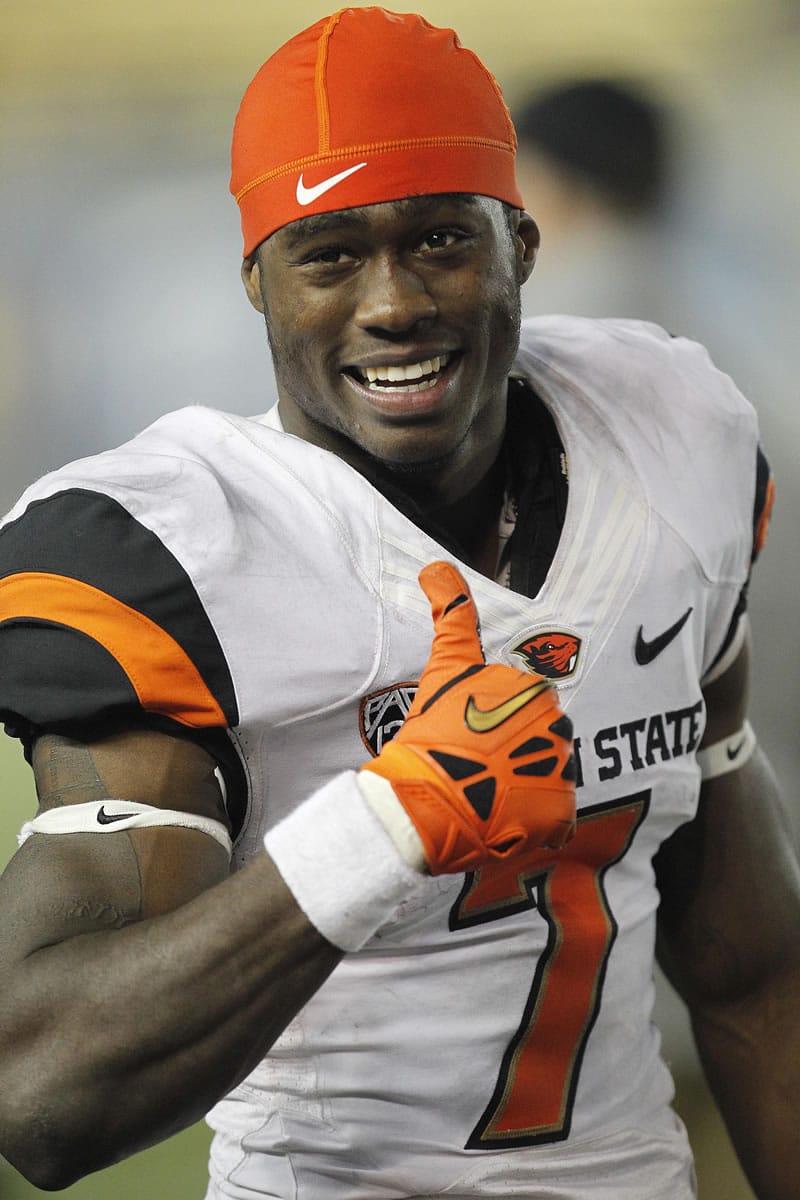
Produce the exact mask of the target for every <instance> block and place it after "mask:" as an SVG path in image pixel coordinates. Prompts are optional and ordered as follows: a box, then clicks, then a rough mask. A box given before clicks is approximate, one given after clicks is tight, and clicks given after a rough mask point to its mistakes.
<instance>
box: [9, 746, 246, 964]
mask: <svg viewBox="0 0 800 1200" xmlns="http://www.w3.org/2000/svg"><path fill="white" fill-rule="evenodd" d="M33 765H34V771H35V776H36V786H37V791H38V794H39V813H40V814H42V813H53V812H54V811H56V810H59V809H60V810H62V811H65V815H66V813H67V812H69V814H70V815H72V814H75V815H77V814H78V813H79V812H88V813H89V815H93V816H94V819H95V821H96V814H97V813H98V812H101V811H102V805H103V802H104V801H105V800H109V799H113V800H123V801H130V802H133V803H135V804H138V805H150V806H152V807H153V809H170V810H175V811H178V812H186V813H192V814H197V815H198V816H200V817H201V818H204V819H206V820H208V819H210V820H213V821H216V822H218V823H219V825H220V827H222V826H223V824H224V822H225V814H224V810H223V806H222V799H221V793H220V789H219V787H218V785H217V781H216V778H215V775H214V769H215V764H214V761H213V759H211V758H210V756H209V755H207V754H206V752H205V751H204V750H202V749H201V748H200V747H198V746H196V745H194V744H193V743H191V742H188V741H183V740H179V739H176V738H172V737H169V736H167V735H163V734H158V733H141V732H137V733H131V734H118V735H115V736H114V737H111V738H105V739H102V740H101V741H98V742H93V743H84V742H77V741H74V740H73V739H68V738H63V737H56V736H50V735H48V736H43V737H41V738H40V739H39V740H38V741H37V743H36V746H35V749H34V756H33ZM77 805H83V806H87V807H86V808H85V809H83V810H79V809H77V808H75V806H77ZM109 807H111V806H109ZM82 824H83V825H84V826H85V825H87V824H88V821H87V818H85V817H84V818H83V820H82ZM35 828H36V827H35V826H34V829H35ZM227 874H228V853H227V851H226V849H225V848H224V847H223V846H222V845H221V844H220V843H219V841H217V840H215V839H214V838H213V837H210V836H209V835H208V834H207V833H206V832H203V831H202V830H200V829H197V828H192V827H183V826H175V825H165V826H161V825H159V826H152V827H144V828H133V829H115V828H114V824H113V822H112V823H111V824H100V823H97V824H96V827H95V830H94V831H88V830H87V829H86V828H81V829H80V830H76V831H74V832H59V833H43V832H33V833H32V834H31V835H30V836H29V837H28V838H27V840H26V841H25V842H24V844H23V845H22V846H21V848H20V850H19V851H18V852H17V854H16V855H15V856H14V858H13V859H12V860H11V863H10V864H9V866H8V867H7V869H6V871H5V873H4V875H3V876H2V879H0V906H2V910H3V912H4V918H5V920H4V928H5V932H4V933H3V934H0V947H2V950H1V951H0V954H1V956H2V960H3V961H4V962H5V963H6V964H9V963H13V962H15V961H20V960H21V959H23V958H24V957H26V956H27V955H28V954H31V953H33V952H35V951H36V950H38V949H40V948H41V947H43V946H46V945H52V944H54V943H56V942H60V941H64V940H65V939H67V938H70V937H75V936H78V935H80V934H86V933H93V932H97V931H100V930H108V929H113V928H120V927H121V926H123V925H127V924H130V923H131V922H134V921H139V920H142V919H144V918H148V917H153V916H157V915H159V914H160V913H164V912H169V911H170V910H172V909H174V908H177V907H179V906H180V905H181V904H184V903H186V902H187V901H188V900H190V899H191V898H192V897H193V896H195V895H197V894H198V893H199V892H201V891H204V890H205V889H206V888H208V887H211V886H213V885H214V884H215V883H217V882H219V881H220V880H222V879H224V878H225V876H226V875H227Z"/></svg>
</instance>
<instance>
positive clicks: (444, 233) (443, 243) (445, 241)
mask: <svg viewBox="0 0 800 1200" xmlns="http://www.w3.org/2000/svg"><path fill="white" fill-rule="evenodd" d="M458 240H459V235H458V234H457V233H456V232H455V231H454V230H452V229H434V230H433V232H432V233H429V234H427V235H426V237H424V238H423V240H422V242H421V243H420V248H421V249H423V250H447V249H448V247H450V246H453V245H455V243H456V242H457V241H458Z"/></svg>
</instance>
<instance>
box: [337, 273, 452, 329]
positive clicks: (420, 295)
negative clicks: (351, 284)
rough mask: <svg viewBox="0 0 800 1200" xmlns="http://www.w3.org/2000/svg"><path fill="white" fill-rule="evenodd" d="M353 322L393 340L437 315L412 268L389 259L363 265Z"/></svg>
mask: <svg viewBox="0 0 800 1200" xmlns="http://www.w3.org/2000/svg"><path fill="white" fill-rule="evenodd" d="M359 282H360V291H359V296H358V303H357V305H356V311H355V320H356V323H357V324H358V325H359V326H360V327H361V328H362V329H374V330H380V331H382V332H384V333H390V334H394V335H395V336H396V335H398V334H402V333H407V332H408V331H409V330H410V329H412V328H413V327H414V326H415V325H417V324H418V323H419V322H421V321H430V320H431V319H432V318H433V317H435V316H436V314H437V311H438V310H437V306H436V303H435V301H434V299H433V297H432V296H431V294H430V292H429V291H428V289H427V287H426V285H425V281H424V280H423V279H422V277H421V275H420V274H419V273H418V272H417V271H415V270H414V268H413V266H410V265H408V264H405V263H402V262H400V261H398V260H397V259H395V258H390V257H389V256H385V257H383V256H382V257H381V258H379V259H375V260H373V261H371V262H368V263H366V264H365V265H364V269H362V272H361V279H360V281H359Z"/></svg>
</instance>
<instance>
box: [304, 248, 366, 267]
mask: <svg viewBox="0 0 800 1200" xmlns="http://www.w3.org/2000/svg"><path fill="white" fill-rule="evenodd" d="M354 258H355V255H354V254H353V253H352V251H349V250H345V249H344V248H343V247H342V246H325V247H324V248H323V249H321V250H314V251H313V252H312V253H311V254H309V255H308V258H307V259H306V262H310V263H322V264H324V265H325V266H329V265H330V266H338V265H339V264H340V263H345V262H352V261H353V260H354Z"/></svg>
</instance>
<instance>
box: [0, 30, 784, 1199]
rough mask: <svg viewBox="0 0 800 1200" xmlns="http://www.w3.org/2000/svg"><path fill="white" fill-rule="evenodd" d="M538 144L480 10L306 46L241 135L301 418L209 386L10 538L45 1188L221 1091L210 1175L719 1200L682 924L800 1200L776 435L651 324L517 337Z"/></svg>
mask: <svg viewBox="0 0 800 1200" xmlns="http://www.w3.org/2000/svg"><path fill="white" fill-rule="evenodd" d="M514 149H515V138H514V132H513V128H512V125H511V122H510V120H509V117H508V112H507V110H506V107H505V104H504V102H503V100H502V97H501V95H500V92H499V89H498V87H497V84H496V82H495V80H494V79H493V78H492V76H491V75H490V74H489V72H488V71H487V70H486V68H485V67H484V66H483V65H482V64H481V63H480V62H479V60H478V59H477V58H476V57H475V56H474V55H473V54H472V53H471V52H469V51H467V50H465V49H464V48H462V47H461V45H460V43H459V41H458V39H457V38H456V36H455V34H454V33H453V32H452V31H451V30H442V29H436V28H434V27H432V26H431V25H430V24H428V23H427V22H426V21H425V20H423V19H422V18H421V17H418V16H415V15H408V14H406V15H399V14H394V13H390V12H386V11H384V10H382V9H379V8H351V9H343V10H341V11H339V12H337V13H335V14H334V15H333V16H331V17H330V18H325V19H323V20H321V21H319V22H317V23H316V24H315V25H313V26H312V27H311V28H310V29H307V30H305V31H304V32H303V33H301V34H299V35H298V36H297V37H295V38H293V39H292V40H291V41H290V42H288V43H287V44H286V45H285V46H283V47H282V48H281V49H279V50H278V51H277V52H276V54H274V55H273V57H272V58H271V59H269V60H268V62H267V63H266V64H265V65H264V66H263V67H262V68H261V70H260V71H259V72H258V74H257V75H256V76H255V78H254V80H253V81H252V83H251V84H250V86H249V88H248V89H247V92H246V94H245V97H244V100H243V102H242V106H241V109H240V111H239V115H238V118H237V122H236V128H235V132H234V144H233V172H232V190H233V192H234V195H235V197H236V200H237V201H238V204H239V207H240V210H241V217H242V227H243V233H244V258H243V268H242V270H243V279H244V284H245V288H246V292H247V295H248V297H249V299H250V301H251V302H252V304H253V305H254V306H255V308H256V309H257V310H258V311H259V312H260V313H262V314H263V316H264V318H265V320H266V327H267V331H268V334H269V340H270V345H271V350H272V355H273V358H274V362H275V370H276V376H277V380H278V386H279V395H280V401H279V404H278V406H277V409H275V410H273V411H270V412H269V413H267V414H266V415H264V416H260V417H255V418H253V419H244V418H240V417H233V416H229V415H226V414H225V413H224V412H222V411H210V410H205V409H200V408H187V409H182V410H179V411H177V412H175V413H173V414H171V415H169V416H167V417H165V418H163V419H161V420H160V421H158V422H156V424H155V425H153V426H151V427H150V428H149V429H148V430H146V431H145V432H144V433H142V434H141V435H140V436H139V437H137V438H135V439H134V440H133V441H132V442H130V443H128V444H127V445H125V446H123V447H121V448H120V449H117V450H114V451H110V452H108V453H106V454H101V455H99V456H97V457H95V458H92V459H88V460H84V461H82V462H79V463H75V464H72V465H71V466H67V467H65V468H63V469H62V470H60V471H57V472H55V473H54V474H52V475H50V476H47V477H46V478H44V479H42V480H40V481H39V482H38V483H36V484H34V485H33V486H32V487H31V488H30V489H29V490H28V491H27V492H26V494H25V495H24V496H23V497H22V499H21V500H20V502H19V504H18V505H17V506H16V507H15V508H14V510H13V511H12V512H11V513H10V514H9V515H8V517H7V518H6V520H5V521H4V523H3V525H2V528H1V529H0V712H1V713H2V715H3V718H4V720H5V723H6V726H7V728H8V730H9V732H10V733H11V734H12V735H15V736H17V737H19V738H20V739H21V740H22V742H23V743H24V745H25V748H26V752H27V754H28V756H29V758H30V761H31V764H32V767H33V770H34V772H35V777H36V785H37V790H38V797H39V809H38V812H37V813H36V814H35V815H34V814H32V815H31V820H30V821H29V822H28V823H27V824H26V825H25V826H24V827H23V829H22V830H21V832H20V849H19V852H18V853H17V855H16V856H15V857H14V859H13V860H12V862H11V863H10V865H9V867H8V869H7V870H6V872H5V874H4V876H3V879H2V883H1V884H0V903H1V904H2V911H3V922H2V926H1V927H0V967H1V968H2V983H3V986H2V989H0V1060H1V1061H2V1077H3V1088H2V1094H1V1095H0V1130H1V1131H2V1135H1V1136H2V1144H0V1150H2V1152H3V1154H5V1155H6V1156H7V1157H8V1158H9V1159H10V1161H11V1162H12V1163H14V1164H15V1165H16V1166H17V1167H18V1168H19V1169H20V1170H21V1171H22V1172H23V1173H24V1174H25V1175H27V1176H28V1178H29V1179H31V1180H32V1181H33V1182H34V1183H36V1184H37V1185H38V1186H41V1187H46V1188H58V1187H63V1186H65V1185H67V1184H69V1183H71V1182H72V1181H73V1180H75V1179H77V1178H79V1177H80V1176H82V1175H84V1174H86V1173H88V1172H91V1171H95V1170H97V1169H98V1168H100V1167H103V1166H104V1165H106V1164H109V1163H111V1162H114V1161H116V1160H118V1159H120V1158H121V1157H123V1156H125V1155H130V1154H132V1153H134V1152H135V1151H136V1150H138V1149H140V1148H142V1147H144V1146H147V1145H150V1144H152V1143H154V1142H156V1141H158V1140H161V1139H164V1138H166V1137H168V1136H169V1135H170V1134H172V1133H173V1132H175V1131H176V1130H178V1129H180V1128H182V1127H184V1126H186V1125H189V1124H190V1123H192V1122H194V1121H196V1120H197V1119H198V1118H200V1117H202V1116H203V1115H204V1114H206V1113H208V1120H209V1122H210V1124H211V1125H212V1127H213V1128H214V1130H215V1131H216V1136H215V1139H214V1142H213V1146H212V1152H211V1161H210V1180H209V1186H208V1192H207V1200H222V1198H224V1197H228V1198H234V1197H239V1198H244V1197H249V1198H255V1197H262V1196H263V1197H281V1198H288V1197H293V1198H295V1200H334V1198H336V1200H340V1198H341V1197H345V1196H346V1197H348V1198H349V1200H375V1198H376V1197H378V1196H380V1197H386V1198H387V1200H389V1198H396V1200H401V1198H403V1200H408V1198H410V1197H432V1196H439V1195H447V1196H448V1197H449V1198H450V1200H461V1198H467V1197H477V1196H503V1197H506V1196H511V1195H520V1196H525V1197H527V1198H528V1200H538V1198H542V1200H544V1198H545V1197H548V1198H550V1197H555V1196H558V1197H559V1198H561V1200H586V1197H593V1198H596V1200H643V1198H644V1197H647V1198H648V1200H689V1198H690V1197H692V1196H693V1195H694V1190H695V1189H694V1181H693V1169H692V1161H691V1153H690V1150H689V1145H688V1140H687V1136H686V1132H685V1130H684V1129H683V1127H682V1125H681V1123H680V1122H679V1121H678V1119H677V1118H676V1116H675V1115H674V1113H673V1111H672V1109H671V1106H670V1101H671V1098H672V1091H673V1089H672V1082H671V1079H670V1076H669V1072H668V1070H667V1068H666V1066H665V1064H664V1062H663V1061H662V1059H661V1057H660V1054H659V1036H658V1033H657V1031H656V1030H655V1028H654V1027H653V1024H652V1021H651V1014H652V1004H653V967H654V951H655V945H656V937H657V934H658V939H659V948H660V953H661V959H662V962H663V963H664V964H665V966H666V969H667V970H668V972H669V975H670V977H671V978H672V980H673V981H674V982H675V985H676V987H678V988H679V990H680V991H681V993H682V995H683V996H684V997H685V999H686V1002H687V1004H688V1005H689V1009H690V1012H691V1017H692V1021H693V1026H694V1030H695V1034H696V1037H697V1042H698V1046H699V1049H700V1053H701V1056H702V1059H703V1062H704V1064H705V1067H706V1071H707V1073H708V1077H709V1080H710V1082H711V1085H712V1087H713V1089H714V1091H715V1094H716V1095H717V1097H718V1099H719V1103H720V1105H721V1107H722V1110H723V1113H724V1116H725V1119H726V1121H727V1123H728V1127H729V1129H730V1131H731V1133H732V1136H733V1138H734V1141H735V1144H736V1147H737V1150H738V1152H739V1155H740V1157H741V1160H742V1162H743V1165H744V1167H745V1170H746V1171H747V1173H748V1175H749V1177H750V1179H751V1181H752V1184H753V1187H754V1189H755V1191H756V1193H757V1195H758V1196H759V1197H760V1198H761V1200H789V1198H790V1197H793V1196H794V1195H795V1194H796V1187H797V1184H796V1181H797V1179H798V1177H800V1162H798V1139H797V1133H796V1130H797V1119H798V1107H800V1066H798V1063H800V1053H798V1033H797V1023H798V1015H797V1013H798V1005H797V995H798V984H799V983H800V964H799V962H798V959H799V958H800V939H798V937H797V932H798V918H799V917H800V887H799V886H798V867H797V862H796V859H795V856H794V851H793V847H792V841H791V837H790V835H789V828H788V825H787V822H786V818H785V815H784V812H783V809H782V806H781V801H780V799H779V796H778V794H777V790H776V787H775V784H774V782H773V779H772V776H771V774H770V771H769V768H768V766H767V765H766V763H765V762H764V758H763V755H761V753H760V752H759V750H758V747H757V745H756V738H755V734H754V733H753V731H752V729H751V727H750V725H749V724H748V722H747V675H748V635H747V624H746V615H745V595H746V586H747V582H748V578H749V574H750V568H751V563H752V561H753V559H754V557H755V555H756V554H757V553H758V551H759V549H760V548H761V545H762V543H763V540H764V536H765V531H766V522H767V520H768V513H769V505H770V498H771V483H770V479H769V472H768V469H767V467H766V463H765V460H764V459H763V456H761V455H760V453H759V450H758V433H757V426H756V419H755V416H754V413H753V410H752V409H751V407H750V406H749V405H748V404H747V402H746V401H745V400H744V399H743V398H742V396H741V395H740V394H739V393H738V391H737V390H736V388H735V387H734V385H733V384H732V383H731V381H730V380H729V379H728V378H727V377H726V376H724V375H722V374H720V373H719V372H717V371H716V370H715V369H714V367H713V366H712V364H711V363H710V361H709V359H708V356H707V355H706V353H705V352H704V350H703V349H702V348H701V347H700V346H698V345H696V344H694V343H692V342H690V341H687V340H685V339H681V338H672V337H670V336H669V335H668V334H666V333H664V332H663V331H662V330H660V329H659V328H657V327H655V326H652V325H645V324H641V323H637V322H635V321H623V320H614V321H590V320H581V319H573V318H555V317H554V318H542V319H537V320H535V321H532V322H530V323H529V324H527V325H526V326H525V327H524V329H523V330H522V333H520V287H521V285H522V284H523V283H524V282H525V280H526V279H527V278H528V276H529V275H530V273H531V270H532V269H533V266H534V262H535V257H536V251H537V246H538V230H537V227H536V224H535V222H534V219H533V217H532V216H530V215H529V214H528V213H527V212H526V211H525V210H524V208H523V204H522V198H521V196H520V195H519V192H518V190H517V185H516V182H515V175H514ZM533 202H534V204H535V197H534V198H533ZM187 303H191V297H190V296H187Z"/></svg>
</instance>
